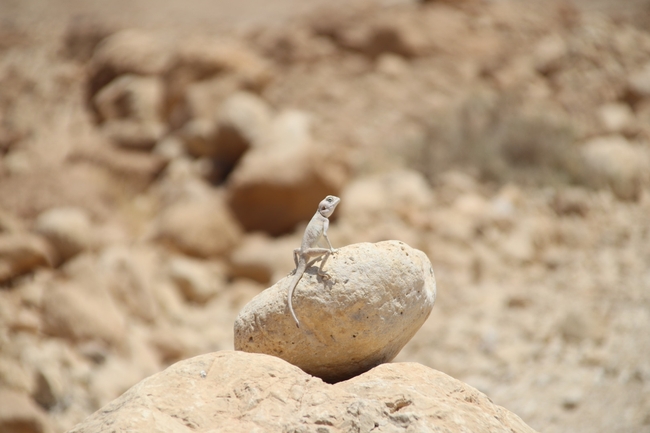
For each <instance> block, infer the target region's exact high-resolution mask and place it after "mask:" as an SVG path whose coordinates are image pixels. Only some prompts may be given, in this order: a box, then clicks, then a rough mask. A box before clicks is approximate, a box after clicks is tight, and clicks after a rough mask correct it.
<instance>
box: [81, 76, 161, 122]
mask: <svg viewBox="0 0 650 433" xmlns="http://www.w3.org/2000/svg"><path fill="white" fill-rule="evenodd" d="M163 96H164V87H163V82H162V80H161V79H160V78H158V77H140V76H137V75H132V74H126V75H121V76H119V77H117V78H116V79H115V80H113V81H111V82H110V83H109V84H108V85H106V86H105V87H104V88H102V89H101V90H100V91H99V93H97V95H95V98H94V99H93V102H94V104H95V107H96V109H97V112H98V113H99V115H100V116H101V119H102V120H103V121H105V120H112V119H131V120H136V121H141V122H151V121H160V120H161V115H162V112H163V105H162V104H163Z"/></svg>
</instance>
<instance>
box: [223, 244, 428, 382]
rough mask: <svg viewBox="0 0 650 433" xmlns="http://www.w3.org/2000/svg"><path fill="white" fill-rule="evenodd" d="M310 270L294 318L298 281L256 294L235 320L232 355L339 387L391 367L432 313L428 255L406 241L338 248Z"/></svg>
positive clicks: (301, 283) (302, 282) (300, 289)
mask: <svg viewBox="0 0 650 433" xmlns="http://www.w3.org/2000/svg"><path fill="white" fill-rule="evenodd" d="M318 265H319V264H318V263H316V264H315V265H314V264H312V265H311V266H310V267H308V268H307V270H306V271H305V274H304V275H303V276H302V278H301V279H300V281H299V283H298V285H297V286H296V289H295V291H294V295H293V306H294V309H295V311H296V315H297V316H298V318H299V319H300V321H301V327H300V328H296V325H295V323H294V321H293V319H292V318H291V315H290V314H289V309H288V306H287V290H288V289H289V285H290V283H291V281H292V279H293V275H289V276H287V277H286V278H284V279H282V280H280V281H279V282H277V283H276V284H275V285H274V286H272V287H270V288H269V289H267V290H265V291H263V292H262V293H260V294H259V295H257V296H256V297H255V298H253V300H251V302H249V303H248V304H247V305H246V306H245V307H244V308H243V309H242V311H241V312H240V313H239V315H238V316H237V319H236V320H235V349H237V350H242V351H244V352H251V353H265V354H269V355H274V356H277V357H279V358H282V359H284V360H285V361H288V362H290V363H292V364H294V365H296V366H298V367H300V368H301V369H303V370H304V371H305V372H307V373H309V374H312V375H314V376H317V377H320V378H322V379H323V380H325V381H327V382H337V381H340V380H345V379H348V378H350V377H353V376H356V375H358V374H361V373H363V372H365V371H368V370H370V369H371V368H373V367H375V366H377V365H379V364H382V363H385V362H389V361H391V360H392V359H393V358H395V356H396V355H397V354H398V353H399V351H400V350H401V349H402V348H403V347H404V345H405V344H406V343H407V342H408V341H409V340H410V339H411V337H413V335H414V334H415V333H416V332H417V330H418V329H419V328H420V327H421V326H422V324H423V323H424V322H425V321H426V319H427V318H428V317H429V314H430V313H431V309H432V308H433V304H434V302H435V298H436V282H435V277H434V274H433V269H432V267H431V262H430V261H429V259H428V258H427V256H426V255H425V254H424V253H423V252H421V251H418V250H416V249H413V248H411V247H409V246H408V245H406V244H404V243H403V242H399V241H386V242H379V243H376V244H370V243H361V244H353V245H349V246H346V247H344V248H341V249H339V250H338V251H337V252H336V253H335V254H332V255H331V256H330V257H329V258H328V259H327V262H326V265H325V266H324V269H323V271H324V272H325V273H327V275H328V276H329V278H325V279H323V278H322V277H318V274H317V266H318Z"/></svg>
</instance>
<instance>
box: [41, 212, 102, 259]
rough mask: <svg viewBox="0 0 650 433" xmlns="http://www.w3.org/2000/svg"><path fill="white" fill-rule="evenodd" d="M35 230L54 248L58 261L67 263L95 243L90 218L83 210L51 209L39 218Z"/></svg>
mask: <svg viewBox="0 0 650 433" xmlns="http://www.w3.org/2000/svg"><path fill="white" fill-rule="evenodd" d="M34 230H35V231H36V232H37V233H39V234H41V235H42V236H43V237H45V238H46V239H47V240H48V241H49V242H50V244H51V245H52V246H53V247H54V250H55V251H56V253H57V256H58V259H59V260H58V261H66V260H68V259H70V258H72V257H74V256H75V255H77V254H79V253H80V252H82V251H84V250H88V249H90V248H92V246H93V243H94V240H93V231H92V230H93V227H92V223H91V221H90V217H89V216H88V214H87V213H86V211H85V210H83V209H81V208H73V207H57V208H53V209H49V210H47V211H45V212H43V213H41V214H40V215H39V216H38V218H37V219H36V222H35V224H34Z"/></svg>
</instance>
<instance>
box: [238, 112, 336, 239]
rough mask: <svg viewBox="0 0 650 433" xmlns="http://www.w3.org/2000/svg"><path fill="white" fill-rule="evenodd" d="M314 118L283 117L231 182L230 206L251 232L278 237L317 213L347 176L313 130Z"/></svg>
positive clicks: (240, 165) (244, 160)
mask: <svg viewBox="0 0 650 433" xmlns="http://www.w3.org/2000/svg"><path fill="white" fill-rule="evenodd" d="M310 124H311V120H310V116H309V115H307V114H306V113H304V112H301V111H286V112H283V113H281V114H280V115H278V116H277V117H276V118H275V119H274V120H273V124H272V126H271V130H270V134H269V136H268V137H267V138H266V139H265V140H264V142H263V143H262V145H261V146H259V147H256V148H254V149H251V150H249V151H248V152H246V154H245V155H244V156H243V157H242V159H241V160H240V161H239V163H238V164H237V166H236V167H235V170H234V171H233V172H232V174H231V175H230V178H229V180H228V182H229V183H228V190H229V193H230V196H229V201H230V207H231V208H232V210H233V212H234V213H235V215H236V217H237V219H238V220H239V221H240V222H241V224H242V225H243V226H244V228H245V229H246V230H247V231H264V232H267V233H269V234H271V235H279V234H282V233H286V232H288V231H290V230H291V229H293V228H294V227H295V225H296V224H297V223H298V222H299V221H301V220H307V219H309V218H311V216H312V215H313V214H314V212H315V210H316V207H317V205H318V201H319V200H322V198H323V197H325V196H326V195H328V194H336V193H337V191H338V190H339V187H340V182H341V181H342V178H341V177H339V176H338V174H340V171H339V170H338V167H337V166H336V165H335V164H333V163H332V162H331V161H329V160H328V159H327V158H326V157H325V156H324V153H323V148H322V147H321V145H319V144H317V143H316V142H315V140H314V138H313V137H312V134H311V126H310Z"/></svg>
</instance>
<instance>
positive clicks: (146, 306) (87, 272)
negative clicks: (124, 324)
mask: <svg viewBox="0 0 650 433" xmlns="http://www.w3.org/2000/svg"><path fill="white" fill-rule="evenodd" d="M80 265H81V264H80ZM81 266H83V267H84V269H82V270H81V269H80V270H78V271H76V272H74V279H75V280H76V281H80V282H82V284H86V285H94V286H97V287H100V286H104V287H106V288H107V290H109V291H110V293H111V295H112V297H113V299H115V301H116V302H117V303H118V305H119V306H120V309H122V310H123V311H126V312H128V314H129V315H130V316H133V317H138V318H140V319H142V320H143V321H144V322H153V321H154V320H156V318H157V317H158V315H159V313H160V311H159V307H158V303H157V301H156V295H155V293H154V292H155V291H156V289H157V287H158V285H157V283H158V279H157V276H158V275H159V273H160V266H161V260H159V257H158V254H157V252H156V251H155V250H154V248H153V247H148V248H147V247H125V246H113V247H109V248H106V249H104V250H103V251H102V253H101V255H100V256H99V257H98V259H97V261H96V262H95V261H89V262H88V263H85V264H83V265H81ZM81 266H80V267H81ZM67 273H68V274H71V273H73V272H71V271H68V272H67Z"/></svg>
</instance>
